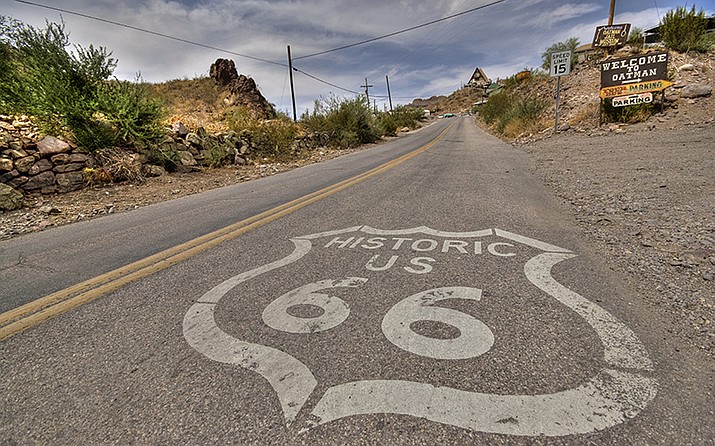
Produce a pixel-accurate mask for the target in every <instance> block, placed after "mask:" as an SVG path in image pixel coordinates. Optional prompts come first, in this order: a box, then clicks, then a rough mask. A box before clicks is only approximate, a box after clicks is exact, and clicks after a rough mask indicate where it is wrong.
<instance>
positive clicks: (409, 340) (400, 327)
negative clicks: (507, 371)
mask: <svg viewBox="0 0 715 446" xmlns="http://www.w3.org/2000/svg"><path fill="white" fill-rule="evenodd" d="M481 298H482V290H480V289H477V288H468V287H444V288H436V289H434V290H427V291H423V292H421V293H417V294H413V295H412V296H409V297H407V298H405V299H403V300H401V301H399V302H398V303H396V304H395V305H394V306H393V307H392V308H391V309H390V310H389V311H388V312H387V314H386V315H385V317H384V318H383V319H382V332H383V333H384V334H385V337H387V339H388V340H389V341H390V342H392V343H393V344H395V345H396V346H398V347H400V348H401V349H403V350H405V351H408V352H410V353H414V354H416V355H421V356H426V357H428V358H435V359H468V358H475V357H477V356H479V355H482V354H484V353H486V352H487V351H489V349H490V348H492V345H494V334H493V333H492V331H491V330H490V329H489V327H487V326H486V325H484V323H483V322H482V321H480V320H478V319H476V318H474V317H473V316H470V315H468V314H465V313H462V312H460V311H457V310H452V309H450V308H444V307H438V306H435V304H436V303H437V302H439V301H442V300H446V299H467V300H473V301H479V300H481ZM417 321H437V322H442V323H444V324H447V325H451V326H453V327H456V328H458V329H459V332H460V334H459V336H458V337H456V338H454V339H434V338H429V337H426V336H422V335H420V334H417V333H415V332H414V331H413V330H412V329H411V328H410V325H411V324H412V323H414V322H417Z"/></svg>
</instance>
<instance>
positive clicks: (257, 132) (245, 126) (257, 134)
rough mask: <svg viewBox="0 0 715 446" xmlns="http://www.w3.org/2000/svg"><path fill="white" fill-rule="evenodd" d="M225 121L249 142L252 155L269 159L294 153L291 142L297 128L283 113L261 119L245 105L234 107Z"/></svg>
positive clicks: (282, 157)
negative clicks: (267, 118)
mask: <svg viewBox="0 0 715 446" xmlns="http://www.w3.org/2000/svg"><path fill="white" fill-rule="evenodd" d="M227 122H228V125H229V128H230V129H231V130H233V131H235V132H236V133H237V134H239V135H240V136H241V138H242V139H244V140H246V141H247V142H248V143H249V145H250V148H251V154H252V155H255V156H258V157H265V158H271V159H287V158H290V157H292V156H293V155H294V153H293V146H294V144H293V143H294V142H295V140H296V138H297V136H298V133H299V128H298V125H297V124H295V123H294V122H293V121H292V120H291V119H290V118H288V117H287V116H285V115H278V117H277V118H276V119H271V120H261V119H257V118H256V117H254V116H253V115H252V114H251V113H250V111H249V110H248V109H247V108H246V107H234V108H233V110H231V112H230V114H229V115H228V116H227Z"/></svg>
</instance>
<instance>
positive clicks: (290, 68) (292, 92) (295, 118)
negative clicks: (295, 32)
mask: <svg viewBox="0 0 715 446" xmlns="http://www.w3.org/2000/svg"><path fill="white" fill-rule="evenodd" d="M288 72H289V73H290V97H291V98H292V99H293V122H297V121H298V114H297V113H296V110H295V87H294V86H293V58H292V57H291V55H290V45H288Z"/></svg>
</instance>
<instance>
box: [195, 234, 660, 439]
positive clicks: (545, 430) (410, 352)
mask: <svg viewBox="0 0 715 446" xmlns="http://www.w3.org/2000/svg"><path fill="white" fill-rule="evenodd" d="M290 240H291V242H292V243H293V244H294V246H295V248H294V250H293V252H292V253H291V254H290V255H288V256H287V257H285V258H282V259H280V260H277V261H274V262H272V263H269V264H266V265H262V266H258V267H256V268H254V269H252V270H249V271H246V272H243V273H241V274H238V275H236V276H234V277H231V278H229V279H227V280H225V281H224V282H222V283H220V284H218V285H217V286H215V287H214V288H212V289H211V290H209V291H208V292H206V293H205V294H204V295H203V296H201V297H200V298H199V299H198V300H197V301H196V303H195V304H194V305H193V306H192V307H191V308H190V309H189V310H188V311H187V313H186V315H185V317H184V323H183V331H184V336H185V338H186V340H187V341H188V343H189V344H190V345H191V346H192V347H193V348H194V349H196V350H197V351H198V352H200V353H201V354H203V355H205V356H206V357H207V358H209V359H211V360H213V361H218V362H221V363H226V364H232V365H235V366H236V367H241V368H244V369H247V370H250V371H252V372H254V373H256V374H258V375H260V376H261V377H263V378H264V379H266V380H267V381H268V383H269V384H270V385H271V387H272V389H273V390H274V391H275V394H276V396H277V399H278V401H279V403H280V406H281V408H282V411H283V416H284V418H285V422H286V424H287V425H296V426H297V427H299V428H300V429H302V431H309V430H310V429H311V428H313V427H315V426H319V425H325V424H327V423H330V422H334V421H336V420H339V419H342V418H345V417H350V416H359V415H363V414H377V413H384V414H401V415H410V416H414V417H419V418H422V419H426V420H430V421H434V422H438V423H444V424H447V425H452V426H456V427H460V428H464V429H471V430H474V431H481V432H491V433H501V434H511V435H522V436H538V435H547V436H563V435H573V434H581V433H589V432H594V431H599V430H603V429H607V428H609V427H611V426H614V425H617V424H620V423H623V422H625V421H626V420H627V419H629V418H633V417H635V416H637V415H638V413H639V412H641V411H642V410H643V409H644V408H645V407H646V405H648V404H649V403H650V402H651V401H652V400H653V398H654V397H655V395H656V391H657V383H656V381H655V379H653V378H652V377H650V372H651V371H652V368H653V364H652V362H651V360H650V359H649V357H648V355H647V353H646V351H645V349H644V347H643V346H642V344H641V343H640V341H639V340H638V339H637V337H636V336H635V334H634V333H633V332H632V331H631V330H630V329H629V328H628V327H626V326H625V325H624V324H623V323H621V322H620V321H619V320H617V319H616V318H615V317H614V316H612V315H611V314H610V313H609V312H607V311H606V310H605V309H603V308H602V307H600V306H599V305H596V304H595V303H594V302H592V301H590V300H588V299H586V298H585V297H583V296H581V295H579V294H577V293H576V292H574V291H572V290H570V289H569V288H567V287H565V286H563V285H562V284H560V283H559V282H557V281H556V279H554V278H553V277H552V274H551V270H552V267H554V266H555V265H557V264H559V263H560V262H564V261H567V260H569V259H571V258H573V257H576V254H574V253H572V252H571V251H569V250H567V249H564V248H560V247H558V246H554V245H551V244H548V243H544V242H541V241H538V240H535V239H533V238H529V237H525V236H521V235H518V234H514V233H511V232H508V231H504V230H500V229H485V230H479V231H472V232H444V231H437V230H433V229H431V228H427V227H418V228H411V229H398V230H382V229H375V228H372V227H368V226H356V227H352V228H346V229H342V230H336V231H329V232H323V233H317V234H310V235H305V236H299V237H293V238H291V239H290ZM311 255H322V256H323V257H322V259H323V260H322V262H323V266H324V267H315V266H314V263H310V262H309V260H308V259H311ZM318 258H321V257H318ZM480 258H483V259H486V260H489V261H490V262H495V261H504V262H510V261H511V262H514V264H512V265H511V266H510V268H512V269H513V271H514V273H512V274H513V275H520V276H521V277H520V279H522V282H523V284H524V285H521V286H522V287H529V288H530V289H527V288H522V289H524V290H527V291H528V293H529V294H533V295H534V296H535V297H536V298H538V299H540V300H542V301H544V300H549V302H548V303H549V304H550V305H552V304H553V305H554V306H555V307H557V308H559V309H560V310H561V311H563V312H569V313H571V314H570V317H572V318H575V319H577V320H578V321H580V323H581V324H582V325H583V326H584V327H587V328H588V330H589V331H590V332H591V334H592V336H593V338H594V339H597V340H599V341H600V346H599V351H602V354H603V358H602V361H601V362H600V364H602V365H601V366H599V368H598V369H596V370H594V371H593V374H592V376H590V377H588V379H585V380H584V381H583V382H581V383H578V384H577V385H574V386H572V387H570V388H565V389H560V390H558V391H551V392H544V393H538V392H537V393H528V394H505V393H500V392H485V391H481V390H480V389H477V388H464V386H458V385H457V384H453V385H450V384H445V383H442V382H435V381H434V379H415V378H414V377H412V378H410V377H404V378H400V377H396V376H395V375H396V374H397V372H395V371H393V370H389V371H388V370H387V369H386V368H385V367H383V368H380V367H373V368H372V369H371V370H373V371H372V372H370V373H372V374H371V375H369V376H358V375H366V374H368V372H363V373H360V372H359V371H356V372H355V373H353V374H354V375H355V376H349V375H350V373H348V372H346V373H343V375H342V376H340V377H339V378H333V377H332V375H330V374H329V373H322V376H326V377H327V376H330V380H331V381H330V382H329V383H326V382H323V383H321V382H320V380H319V378H320V376H321V375H316V370H317V369H318V368H320V370H324V369H327V368H329V367H330V364H331V363H330V362H328V363H327V364H328V365H325V364H326V362H325V361H326V360H325V359H324V358H318V356H328V357H329V358H328V359H329V360H330V361H333V362H332V363H334V364H339V363H341V361H342V358H339V357H337V355H339V354H340V352H336V353H334V355H335V356H334V357H333V356H331V355H332V354H333V353H331V355H329V354H321V355H318V354H317V353H314V352H313V353H311V352H312V351H311V350H310V348H308V347H306V346H305V345H304V344H305V342H304V343H303V344H301V342H297V341H294V340H295V339H310V337H311V336H312V337H317V336H326V335H327V336H328V339H327V341H326V342H328V341H329V340H330V337H335V338H338V337H340V336H342V335H343V334H342V332H341V329H343V328H345V327H348V326H349V325H350V324H351V323H353V326H356V325H355V324H356V322H355V321H360V323H361V324H367V323H368V322H371V320H370V319H369V318H367V317H364V316H361V310H362V309H361V307H365V308H370V309H371V311H373V312H374V310H375V309H376V308H379V311H381V312H382V314H380V322H379V323H377V324H372V325H374V326H373V327H364V326H361V330H359V333H358V330H354V331H353V334H352V335H351V336H353V338H355V339H357V337H358V335H359V336H365V337H368V338H369V341H370V342H372V344H371V345H373V350H374V351H377V352H383V353H384V352H387V353H386V354H387V355H389V357H391V358H393V361H394V358H402V357H404V358H410V357H413V358H417V359H419V360H420V361H422V363H429V364H437V365H439V367H443V366H444V365H445V364H449V365H450V367H452V366H453V367H455V369H459V368H460V367H462V368H463V367H478V366H479V361H480V358H482V359H483V358H485V357H487V356H488V355H490V354H492V353H493V350H495V346H500V348H504V346H505V345H506V344H508V340H507V339H503V338H504V335H503V332H504V330H502V331H498V330H497V331H495V329H494V327H490V324H489V323H486V322H485V321H484V320H482V318H484V319H485V320H486V319H487V318H488V315H486V314H483V316H480V310H479V308H480V306H482V307H483V306H484V305H485V304H486V303H487V301H488V300H489V299H490V298H491V297H490V296H494V293H493V292H492V288H495V283H497V282H495V281H494V280H491V281H490V280H487V278H486V277H485V274H486V273H485V272H483V271H479V272H477V273H469V271H472V270H470V269H469V268H467V269H465V273H463V274H457V273H455V272H454V270H455V268H454V267H453V265H455V264H457V263H459V262H463V263H464V262H466V263H465V264H467V263H468V264H469V265H468V266H470V265H476V264H477V263H478V262H479V259H480ZM344 259H348V260H344ZM520 259H523V260H524V261H523V262H522V260H520ZM313 261H315V260H314V259H313ZM343 261H344V262H345V263H344V264H343V263H341V262H343ZM517 261H519V262H522V263H520V264H516V263H515V262H517ZM453 262H456V263H453ZM306 264H308V265H306ZM309 265H312V266H311V267H308V266H309ZM450 265H452V266H450ZM290 268H293V269H294V270H293V271H291V277H292V280H293V283H292V284H289V285H286V286H288V289H284V290H281V291H279V292H277V293H276V295H275V296H273V295H267V294H270V293H269V292H268V291H266V290H267V288H268V287H267V286H264V285H260V286H258V287H256V288H253V287H251V285H252V283H253V282H257V281H260V280H261V279H262V278H263V279H265V278H266V277H268V276H270V275H271V274H278V273H280V272H284V271H286V270H288V269H290ZM301 268H302V269H301ZM514 268H515V269H514ZM498 270H499V271H500V272H499V273H498V274H505V273H504V271H508V268H507V267H506V264H504V267H503V268H502V267H501V266H500V267H499V269H498ZM447 271H451V273H450V274H447V273H446V272H447ZM474 271H478V270H474ZM494 274H497V273H496V272H495V273H494ZM398 279H399V280H400V281H401V282H400V283H401V284H404V286H400V287H397V288H396V289H400V290H404V291H403V293H404V295H394V294H395V291H394V289H395V287H392V288H389V287H387V286H385V284H381V281H385V282H388V281H393V283H394V281H395V280H398ZM446 280H451V281H455V282H458V283H445V281H446ZM499 283H501V282H499ZM420 287H422V288H420ZM500 287H501V285H500ZM275 288H276V289H281V288H280V287H275ZM270 289H273V287H271V288H270ZM382 289H390V290H393V291H391V292H390V293H389V294H390V295H384V294H385V293H382V292H380V291H379V290H382ZM245 293H253V295H252V296H251V299H250V302H258V306H259V307H261V308H255V309H254V308H251V309H250V310H249V309H246V311H245V313H246V315H245V316H246V317H247V318H249V319H251V318H252V319H255V320H252V322H251V324H259V325H260V327H259V325H253V326H254V327H256V330H265V332H266V333H268V334H271V333H273V334H276V336H278V335H279V336H280V339H279V338H278V337H276V345H263V344H262V343H261V342H258V341H257V340H256V339H253V335H252V332H251V330H252V329H251V330H249V329H247V328H246V327H243V326H242V325H247V323H242V322H241V321H233V322H232V321H231V320H228V319H226V318H225V317H223V316H222V315H221V312H222V311H223V310H222V308H223V306H222V305H223V304H224V303H226V302H228V301H229V300H230V301H233V304H234V306H239V307H240V306H241V305H248V303H247V302H249V301H248V300H245V301H242V300H241V299H244V298H247V297H248V296H246V295H245ZM512 294H518V292H517V291H513V292H512ZM455 302H457V303H459V304H460V305H457V306H456V307H455V305H453V304H454V303H455ZM251 305H252V304H251ZM380 305H385V306H384V307H380ZM457 307H458V308H457ZM462 308H468V309H469V311H466V310H465V311H462V310H461V309H462ZM493 308H497V307H493ZM472 310H473V311H472ZM373 319H374V318H373ZM420 324H428V325H429V324H432V325H431V327H433V328H434V327H446V328H447V329H448V331H449V330H451V331H449V335H447V336H432V335H429V334H428V333H427V332H425V331H424V330H423V329H422V328H420V327H421V325H420ZM363 327H364V328H363ZM356 333H357V334H356ZM269 338H270V336H267V337H265V338H262V339H269ZM351 339H352V338H351ZM263 342H265V341H263ZM306 342H307V341H306ZM346 342H347V344H346V345H357V341H349V340H348V341H346ZM351 342H352V343H351ZM316 345H317V344H316ZM325 345H330V344H325ZM294 347H295V350H296V352H292V351H289V350H291V349H293V348H294ZM333 351H334V350H331V352H333ZM390 352H392V353H390ZM395 352H399V354H398V353H395ZM346 354H349V353H346ZM400 355H405V356H400ZM299 357H300V358H301V359H298V358H299ZM314 360H315V361H316V362H320V361H323V362H322V363H321V365H312V362H313V361H314ZM367 368H369V367H366V369H367ZM348 369H349V368H348ZM353 370H354V368H353ZM380 370H384V375H385V376H380V374H381V372H380ZM472 370H474V369H472ZM316 376H317V377H316ZM436 379H437V381H439V377H437V378H436ZM470 385H471V384H470ZM473 387H476V386H473Z"/></svg>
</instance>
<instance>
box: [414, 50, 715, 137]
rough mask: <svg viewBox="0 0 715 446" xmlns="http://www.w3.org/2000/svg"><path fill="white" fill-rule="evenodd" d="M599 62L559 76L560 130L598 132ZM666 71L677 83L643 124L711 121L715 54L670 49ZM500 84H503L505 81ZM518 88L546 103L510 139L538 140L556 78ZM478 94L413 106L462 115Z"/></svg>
mask: <svg viewBox="0 0 715 446" xmlns="http://www.w3.org/2000/svg"><path fill="white" fill-rule="evenodd" d="M630 54H631V52H630V50H629V49H628V48H625V49H624V50H623V51H621V52H619V53H617V54H615V55H613V56H612V57H625V56H628V55H630ZM598 63H599V61H598V60H587V61H584V62H582V63H580V64H578V65H576V67H575V68H574V70H573V71H572V72H571V74H570V75H568V76H564V77H562V78H561V97H560V110H559V123H560V128H561V130H562V131H567V130H570V131H577V132H593V131H601V129H599V126H598V124H599V122H598V119H599V117H598V114H599V112H598V107H599V101H600V99H599V89H600V70H599V64H598ZM669 73H670V75H671V80H672V81H673V82H674V83H675V84H674V85H673V86H672V87H670V88H668V89H666V96H665V99H666V103H665V106H664V112H663V113H657V114H656V115H655V116H652V117H650V118H649V119H647V120H646V124H644V125H650V126H652V127H653V128H666V129H667V128H681V127H682V126H688V125H695V124H702V123H712V122H714V116H715V113H714V112H713V110H715V98H713V96H712V89H713V86H715V54H712V53H711V54H697V53H693V54H681V53H676V52H671V53H670V62H669ZM500 83H501V84H505V82H504V81H500ZM516 88H517V90H518V91H519V93H520V94H524V95H535V96H537V97H538V98H540V99H541V100H543V101H544V102H545V103H546V104H547V105H546V108H545V109H544V111H543V113H542V114H541V119H540V122H539V124H538V126H537V127H538V129H539V130H538V131H537V132H535V133H531V132H525V133H522V134H519V135H511V136H512V138H513V137H516V139H518V140H521V141H526V140H530V139H531V140H533V139H538V138H539V132H541V133H543V134H546V133H548V132H550V131H552V129H553V125H554V112H555V108H556V100H555V98H556V79H555V78H550V77H549V76H548V75H544V74H539V73H533V74H532V75H531V76H524V77H522V81H520V82H519V83H518V85H517V87H516ZM481 98H482V91H481V90H478V89H473V88H469V87H465V88H462V89H460V90H457V91H455V92H454V93H452V94H451V95H449V96H433V97H431V98H428V99H416V100H415V101H414V102H413V103H412V105H413V106H414V107H419V108H425V109H428V110H431V111H432V112H434V113H437V114H442V113H463V112H468V111H471V110H472V109H473V108H474V104H475V103H476V102H477V101H479V100H481ZM605 124H606V125H604V126H603V128H602V130H605V131H609V130H611V131H617V130H618V131H623V130H624V129H625V128H626V127H627V124H629V123H626V122H621V123H610V124H611V125H608V124H609V123H608V122H606V123H605ZM502 136H503V135H502ZM510 139H511V138H510Z"/></svg>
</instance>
